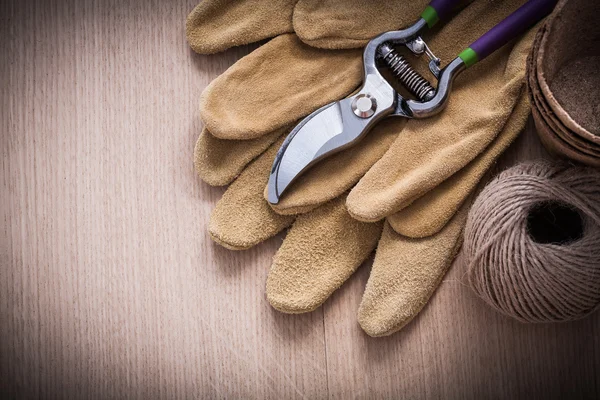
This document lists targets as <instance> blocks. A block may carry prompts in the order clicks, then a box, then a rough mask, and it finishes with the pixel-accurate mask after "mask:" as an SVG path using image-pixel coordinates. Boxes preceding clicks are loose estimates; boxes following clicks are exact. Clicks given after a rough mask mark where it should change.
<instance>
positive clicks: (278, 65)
mask: <svg viewBox="0 0 600 400" xmlns="http://www.w3.org/2000/svg"><path fill="white" fill-rule="evenodd" d="M520 3H521V2H520V1H504V2H502V3H501V4H494V5H493V6H491V5H488V4H487V3H485V2H475V3H473V4H471V5H469V6H467V7H466V8H465V9H464V10H463V11H462V12H461V13H460V14H459V15H458V16H456V17H455V18H454V19H453V20H452V21H451V22H449V23H448V24H447V25H444V26H443V27H442V28H441V29H440V30H439V31H437V32H431V34H432V35H431V37H425V39H426V41H427V42H428V44H430V46H431V47H432V49H433V50H434V52H436V54H437V55H438V56H440V57H441V58H442V59H443V60H450V59H451V58H453V57H455V56H456V55H457V54H458V53H459V52H460V51H461V50H462V49H463V48H464V47H466V46H467V45H468V44H470V43H471V42H472V41H473V40H474V39H476V38H477V37H478V36H479V35H480V34H482V33H483V32H485V31H486V30H488V29H489V28H491V27H492V26H493V25H494V24H496V23H497V22H499V21H500V20H501V19H502V18H504V17H505V16H507V15H508V14H509V13H510V12H512V11H513V10H514V9H516V8H517V7H518V6H519V5H520ZM299 4H300V3H298V5H297V7H299ZM349 4H350V5H352V4H353V3H352V2H349ZM352 6H353V7H359V8H360V7H365V8H368V7H369V4H362V5H360V4H353V5H352ZM340 8H342V9H347V7H344V6H342V5H340ZM417 15H418V13H415V15H414V17H413V18H412V19H414V18H416V16H417ZM292 18H293V19H294V18H295V17H294V16H292ZM355 22H357V21H355ZM358 22H360V21H358ZM404 25H406V24H404ZM242 26H244V25H242ZM323 29H324V30H326V27H324V28H323ZM239 36H240V37H242V36H244V35H239ZM325 36H327V35H325ZM351 39H352V38H351ZM531 40H532V34H531V33H530V34H528V35H526V36H525V37H524V38H523V39H521V40H520V41H519V42H518V43H517V44H516V45H514V46H510V45H509V46H505V48H503V49H501V50H500V51H498V52H497V54H494V55H493V56H491V57H489V58H488V59H486V60H485V61H483V62H481V63H480V64H478V65H476V66H475V67H473V68H471V69H469V70H468V71H466V72H465V73H463V74H462V75H461V76H460V77H459V78H458V79H457V81H456V84H455V89H454V91H453V93H452V97H451V100H450V103H449V105H448V108H447V109H446V111H445V112H444V113H442V114H441V115H439V116H437V117H433V118H431V119H429V120H425V121H410V122H408V123H406V122H405V121H403V120H399V119H389V120H386V121H384V122H382V123H380V124H379V125H378V126H377V127H376V128H375V129H374V130H373V131H372V132H371V133H369V134H368V135H367V137H366V139H365V140H363V141H362V142H361V143H360V144H359V145H358V146H356V147H354V148H351V149H349V150H346V151H344V152H342V153H339V154H337V155H335V156H333V157H331V158H329V159H327V160H325V161H324V162H322V163H320V164H319V165H318V166H316V167H315V168H314V169H312V170H311V171H310V172H309V173H308V174H306V175H304V176H303V177H302V178H301V179H300V180H299V181H298V182H297V183H296V184H295V186H294V187H293V188H292V190H291V191H290V192H289V193H287V194H286V196H285V197H284V198H283V201H282V202H281V203H280V204H279V205H278V206H277V208H276V209H275V210H273V209H272V208H271V207H270V206H269V204H268V203H267V202H266V201H265V200H264V193H263V191H264V187H265V185H266V182H267V180H268V175H269V170H270V168H271V165H272V161H273V158H274V156H275V153H276V151H277V149H278V147H279V145H280V143H281V139H277V138H278V136H280V135H281V134H284V133H286V132H287V131H288V130H289V129H290V127H291V126H292V125H293V124H294V123H295V122H296V121H297V120H298V119H300V118H301V117H302V116H304V115H306V114H308V113H310V112H312V111H313V110H315V109H317V108H318V107H320V106H321V105H323V104H326V103H329V102H331V101H334V100H338V99H339V98H341V97H343V96H345V95H348V94H349V93H350V92H352V90H353V89H355V88H356V87H357V86H358V85H359V84H360V80H361V77H362V76H361V66H362V63H361V60H360V58H361V57H360V50H344V51H339V50H338V51H325V50H318V49H314V48H311V47H309V46H307V45H305V44H304V43H302V42H301V41H300V40H299V39H298V38H297V37H296V36H295V35H292V34H287V35H282V36H280V37H278V38H275V39H273V40H271V41H270V42H268V43H267V44H265V45H264V46H262V47H260V48H259V49H258V50H256V51H255V52H253V53H251V54H250V55H248V56H246V57H244V58H243V59H241V60H240V61H238V62H237V63H236V64H235V65H233V66H232V67H231V68H230V69H229V70H228V71H227V72H225V74H223V75H222V76H221V77H219V78H217V79H216V80H215V81H214V82H213V83H211V85H209V87H208V88H207V89H206V91H205V92H204V93H203V96H202V101H201V116H202V119H203V121H204V122H205V124H206V127H207V129H205V130H204V131H203V132H202V134H201V135H200V138H199V140H198V144H197V146H196V150H195V163H196V167H197V170H198V172H199V174H200V176H201V177H202V178H203V179H205V180H206V181H207V182H208V183H211V184H218V185H222V184H227V183H228V182H230V181H232V180H234V179H235V180H234V181H233V183H232V184H231V185H230V187H229V188H228V190H227V191H226V193H225V195H224V196H223V198H222V199H221V200H220V201H219V203H218V204H217V206H216V208H215V210H214V212H213V215H212V217H211V221H210V225H209V232H210V234H211V237H213V238H214V239H215V240H216V241H217V242H219V243H221V244H222V245H224V246H226V247H229V248H234V249H244V248H249V247H251V246H254V245H256V244H258V243H260V242H261V241H264V240H265V239H267V238H269V237H272V236H273V235H275V234H276V233H278V232H280V231H281V230H283V229H285V228H286V227H287V226H289V225H291V224H292V223H293V226H292V228H291V229H290V231H289V233H288V236H287V238H286V239H285V240H284V242H283V244H282V246H281V248H280V250H279V251H278V252H277V255H276V256H275V259H274V262H273V265H272V267H271V271H270V274H269V278H268V282H267V297H268V299H269V301H270V302H271V304H272V305H273V306H274V307H275V308H277V309H279V310H281V311H284V312H289V313H298V312H306V311H311V310H314V309H315V308H317V307H318V306H319V305H321V304H322V303H323V302H324V301H325V300H326V299H327V298H328V297H329V296H330V295H331V293H333V291H335V290H336V289H337V288H339V287H340V286H341V284H342V283H343V282H344V281H345V280H346V279H348V277H350V276H351V275H352V273H353V272H354V271H355V270H356V268H357V267H358V266H359V265H360V264H361V263H362V262H363V261H364V260H365V259H366V258H367V257H368V256H369V254H370V253H371V252H372V250H373V249H374V248H375V247H376V246H377V243H379V245H378V247H377V255H376V257H375V262H374V266H373V270H372V272H371V277H370V279H369V282H368V284H367V288H366V291H365V294H364V297H363V302H362V304H361V307H360V310H359V321H360V323H361V326H362V327H363V328H364V329H365V331H366V332H367V333H368V334H370V335H372V336H381V335H388V334H391V333H393V332H395V331H397V330H398V329H400V328H401V327H402V326H404V325H405V324H406V323H407V322H409V321H410V320H411V319H412V318H413V317H414V316H415V315H416V314H417V313H418V312H419V311H420V309H421V308H422V307H423V306H424V305H425V304H426V303H427V301H428V299H429V297H430V296H431V294H432V293H433V292H434V290H435V288H436V287H437V286H438V285H439V283H440V281H441V279H442V277H443V275H444V274H445V272H446V270H447V268H448V266H449V265H450V263H451V261H452V259H453V257H454V255H455V253H456V251H457V249H458V247H459V243H460V237H461V231H462V227H463V225H464V219H465V216H466V210H467V208H468V205H469V200H468V199H469V197H470V194H471V193H472V191H473V190H474V188H475V186H476V185H477V183H478V182H479V180H480V179H481V177H482V176H483V174H484V173H485V171H486V170H487V169H488V168H489V166H490V165H491V164H492V163H493V162H494V161H495V160H496V158H497V157H498V156H499V154H501V153H502V151H503V150H504V149H506V147H507V146H508V145H509V144H510V143H511V142H512V140H513V139H514V138H515V137H516V135H517V134H518V133H519V132H520V131H521V129H522V127H523V126H524V124H525V121H526V118H527V115H528V104H527V99H526V97H525V96H524V91H523V76H524V67H525V58H526V55H527V52H528V49H529V46H530V44H531ZM190 41H191V40H190ZM332 82H335V83H334V84H332ZM390 146H391V147H390ZM265 149H266V151H265ZM373 164H375V165H374V166H373ZM372 166H373V167H372ZM371 167H372V168H371ZM386 168H388V170H386ZM367 171H368V172H367ZM365 173H366V176H365V178H363V180H361V182H359V183H358V185H357V186H356V188H355V189H354V190H353V191H352V192H351V194H350V196H349V197H348V201H347V203H348V208H349V210H350V212H351V213H352V216H354V217H356V218H358V219H361V220H364V221H377V222H360V221H358V220H356V219H354V218H352V217H351V216H350V214H349V213H348V212H347V211H346V206H345V202H346V198H345V197H346V193H347V191H348V190H349V189H351V188H352V187H353V186H354V185H355V184H356V183H357V182H358V181H359V180H360V179H361V177H362V176H363V175H364V174H365ZM238 174H239V175H238ZM236 176H237V178H236ZM378 179H379V180H380V181H381V183H379V182H378ZM275 211H276V212H275ZM297 213H302V215H300V216H296V214H297ZM386 217H387V218H388V221H389V223H385V224H384V222H383V219H384V218H386ZM294 221H295V222H294ZM382 231H383V234H382ZM398 232H399V233H400V234H399V233H398ZM411 236H412V238H411Z"/></svg>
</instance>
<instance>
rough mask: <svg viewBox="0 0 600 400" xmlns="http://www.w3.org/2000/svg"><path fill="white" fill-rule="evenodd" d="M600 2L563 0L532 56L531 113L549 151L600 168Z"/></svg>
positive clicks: (529, 67) (541, 32)
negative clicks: (599, 18) (599, 17)
mask: <svg viewBox="0 0 600 400" xmlns="http://www.w3.org/2000/svg"><path fill="white" fill-rule="evenodd" d="M599 15H600V1H597V0H561V1H560V2H559V4H558V5H557V6H556V9H555V10H554V12H553V13H552V15H551V16H550V17H548V18H547V19H546V21H545V23H544V25H543V26H542V27H541V28H540V30H539V32H538V34H537V36H536V39H535V43H534V46H533V50H532V52H531V54H530V56H529V59H528V65H527V80H528V85H529V95H530V99H531V104H532V108H533V110H532V113H533V118H534V120H535V124H536V128H537V131H538V134H539V136H540V139H541V140H542V143H543V144H544V146H546V148H547V149H548V151H550V153H552V154H554V155H557V156H560V157H563V158H568V159H571V160H574V161H578V162H580V163H583V164H587V165H590V166H594V167H600V20H598V16H599Z"/></svg>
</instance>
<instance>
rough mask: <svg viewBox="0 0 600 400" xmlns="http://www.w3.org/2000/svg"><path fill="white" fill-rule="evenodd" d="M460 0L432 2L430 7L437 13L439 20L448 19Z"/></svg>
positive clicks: (434, 0) (432, 0) (433, 0)
mask: <svg viewBox="0 0 600 400" xmlns="http://www.w3.org/2000/svg"><path fill="white" fill-rule="evenodd" d="M459 2H460V0H431V2H430V3H429V6H430V7H433V9H435V11H436V12H437V15H438V17H439V19H446V18H447V17H448V16H450V14H451V13H452V10H453V9H454V7H456V5H457V4H458V3H459Z"/></svg>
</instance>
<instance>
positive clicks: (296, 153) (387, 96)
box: [268, 0, 557, 204]
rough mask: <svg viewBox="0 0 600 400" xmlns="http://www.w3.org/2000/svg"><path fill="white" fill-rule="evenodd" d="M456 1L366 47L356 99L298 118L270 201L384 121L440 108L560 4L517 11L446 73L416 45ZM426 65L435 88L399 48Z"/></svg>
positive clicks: (443, 1)
mask: <svg viewBox="0 0 600 400" xmlns="http://www.w3.org/2000/svg"><path fill="white" fill-rule="evenodd" d="M458 3H459V0H433V1H432V2H431V3H430V4H429V6H428V7H427V8H426V9H425V11H423V13H422V14H421V18H420V19H419V20H418V21H417V22H416V23H415V24H414V25H412V26H410V27H408V28H407V29H404V30H399V31H392V32H386V33H383V34H381V35H379V36H378V37H376V38H375V39H373V40H371V41H370V42H369V43H368V44H367V46H366V47H365V50H364V53H363V64H364V82H363V86H362V87H361V88H360V90H359V91H358V92H357V93H355V94H354V95H352V96H350V97H348V98H346V99H343V100H340V101H336V102H333V103H331V104H328V105H326V106H324V107H322V108H320V109H318V110H316V111H315V112H313V113H312V114H310V115H309V116H308V117H306V118H305V119H303V120H302V121H301V122H300V123H299V124H298V125H297V126H296V127H295V128H294V129H293V130H292V131H291V132H290V134H289V135H288V137H287V138H286V140H285V141H284V143H283V144H282V146H281V148H280V149H279V152H278V153H277V156H276V157H275V161H274V163H273V168H272V169H271V175H270V177H269V183H268V201H269V202H270V203H271V204H277V203H279V201H280V199H281V196H282V195H283V194H284V193H285V192H286V190H288V189H289V187H290V186H291V185H292V184H293V183H294V181H295V180H296V179H297V178H298V177H299V176H301V175H302V174H303V173H304V172H306V171H307V170H308V169H309V168H311V167H312V166H314V165H315V164H316V163H318V162H319V161H321V160H322V159H323V158H325V157H329V156H331V155H333V154H335V153H337V152H340V151H342V150H343V149H346V148H348V147H350V146H352V145H354V144H356V143H357V142H358V141H360V139H362V138H363V137H364V135H366V134H367V133H368V132H369V131H370V130H371V128H373V126H375V124H377V123H378V122H379V121H381V120H382V119H383V118H386V117H389V116H401V117H405V118H427V117H430V116H432V115H435V114H437V113H439V112H441V111H442V110H443V108H444V107H445V105H446V103H447V101H448V98H449V94H450V91H451V87H452V82H453V81H454V79H455V78H456V76H458V75H459V74H460V73H461V72H462V71H464V70H465V69H466V68H468V67H470V66H472V65H474V64H476V63H477V62H478V61H481V60H483V59H484V58H485V57H487V56H488V55H490V54H491V53H493V52H494V51H496V50H497V49H499V48H500V47H502V46H503V45H505V44H506V43H508V42H509V41H511V40H513V39H514V38H516V37H518V36H519V35H521V34H523V33H524V32H525V31H527V30H528V29H529V28H530V27H531V26H533V25H534V24H536V23H537V22H538V21H539V20H541V19H542V18H543V17H545V16H546V15H548V14H549V13H550V12H551V11H552V9H553V8H554V6H555V5H556V3H557V0H529V1H528V2H527V3H525V4H524V5H523V6H522V7H521V8H519V9H518V10H516V11H515V12H514V13H512V14H511V15H509V16H508V17H507V18H506V19H504V20H503V21H502V22H500V23H499V24H498V25H496V26H494V27H493V28H492V29H491V30H490V31H488V32H487V33H485V34H484V35H483V36H481V37H480V38H479V39H477V40H476V41H475V42H473V44H471V45H470V46H469V47H468V48H466V49H465V50H463V51H462V52H461V53H460V54H459V55H458V57H456V58H455V59H454V60H452V61H451V62H450V63H449V64H448V65H447V66H446V67H444V68H443V69H441V68H440V64H441V60H440V59H439V58H437V57H436V56H435V55H434V54H433V52H432V51H431V49H430V48H429V47H428V46H427V44H426V43H425V42H424V41H423V39H422V38H421V36H420V35H421V33H422V32H423V31H424V30H425V29H426V28H428V27H429V28H431V27H432V26H433V25H434V24H435V23H436V22H437V21H438V20H440V19H444V18H446V17H448V16H449V15H450V14H451V13H452V10H453V9H454V7H455V5H457V4H458ZM399 45H403V46H406V47H407V48H408V49H409V50H410V52H412V53H413V54H415V55H417V56H420V55H423V54H425V55H426V56H427V57H428V59H429V70H430V72H431V73H432V75H433V76H434V77H435V78H436V80H437V87H435V88H434V86H433V85H432V84H431V83H430V82H429V81H428V80H427V79H426V78H425V77H423V76H422V75H420V74H419V73H418V72H417V71H416V70H414V69H413V68H412V66H411V65H410V63H409V62H408V60H407V59H406V58H405V57H403V56H402V55H400V54H399V53H398V52H397V50H396V46H399ZM379 66H385V67H387V68H388V69H389V70H390V72H391V73H392V75H394V76H395V77H396V78H397V79H398V81H399V83H400V84H401V85H402V86H403V87H404V88H405V89H406V91H407V92H408V93H410V95H411V97H413V98H408V97H404V96H403V95H402V94H400V93H398V92H397V91H396V90H395V89H394V88H393V87H392V85H390V83H389V82H388V81H387V80H386V79H385V78H384V77H383V76H382V74H381V72H380V71H379V68H378V67H379Z"/></svg>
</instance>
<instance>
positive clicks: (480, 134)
mask: <svg viewBox="0 0 600 400" xmlns="http://www.w3.org/2000/svg"><path fill="white" fill-rule="evenodd" d="M533 33H534V32H530V33H529V34H527V35H526V37H525V38H524V39H523V40H521V41H520V42H519V43H518V45H517V46H515V48H514V49H513V51H512V53H510V50H511V49H510V47H507V48H505V49H503V50H501V51H500V52H498V53H496V54H494V55H492V56H490V58H488V59H486V60H485V61H484V62H482V63H480V64H478V65H476V66H474V67H473V68H472V69H470V70H468V71H467V72H465V73H464V75H463V76H462V77H464V78H467V79H470V80H469V84H468V85H457V87H456V88H455V90H454V91H453V93H452V98H451V100H450V102H449V104H448V107H447V108H446V110H445V111H444V112H443V113H441V114H440V115H438V116H435V117H432V118H429V119H426V120H421V121H415V120H412V121H409V122H408V123H407V126H406V128H405V129H404V130H403V131H402V133H401V134H400V135H399V136H398V139H396V141H395V142H394V143H393V144H392V146H391V147H390V150H389V151H388V152H387V153H386V154H385V155H384V156H383V157H382V158H381V160H380V161H379V162H377V163H376V164H375V165H374V166H373V168H371V169H370V170H369V172H367V173H366V174H365V177H364V178H363V179H361V181H360V182H359V183H358V184H357V185H356V187H355V188H354V189H353V190H352V192H351V193H350V195H349V196H348V203H347V206H348V211H349V212H350V213H351V214H352V215H353V216H354V217H355V218H357V219H360V220H362V221H376V220H380V219H382V218H385V217H386V216H389V215H392V214H394V213H396V212H398V211H400V210H402V209H403V208H405V207H407V206H408V205H410V204H411V203H412V202H413V201H415V200H416V199H417V198H419V197H421V196H423V195H424V194H425V193H427V192H429V191H430V190H432V189H433V188H435V187H436V186H438V185H439V184H441V183H442V182H444V181H445V180H446V179H448V178H449V177H451V176H452V175H454V174H455V173H457V172H458V171H460V170H461V169H462V168H464V167H465V166H466V165H468V164H469V163H470V162H471V161H472V160H473V159H475V158H476V157H477V156H478V155H479V154H480V153H481V152H483V151H484V150H485V149H486V148H487V147H488V146H489V145H490V143H491V142H492V141H493V140H494V139H495V138H496V137H497V135H498V134H499V133H500V132H501V131H502V129H503V128H504V126H505V123H506V120H507V119H508V118H509V117H510V115H511V113H512V110H513V109H514V108H515V104H516V103H517V101H518V99H519V97H520V95H521V93H522V92H523V90H524V72H525V71H524V65H525V59H526V57H527V53H528V50H529V47H530V44H531V39H533ZM509 53H510V57H509ZM463 82H464V81H463Z"/></svg>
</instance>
